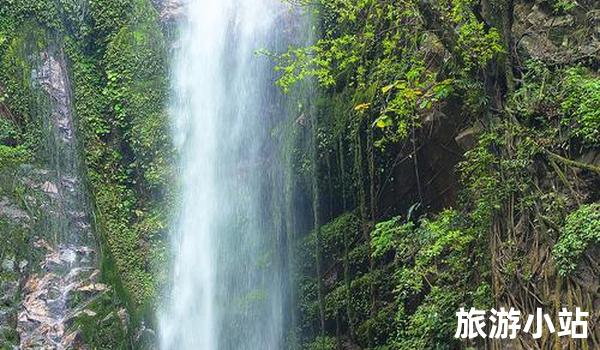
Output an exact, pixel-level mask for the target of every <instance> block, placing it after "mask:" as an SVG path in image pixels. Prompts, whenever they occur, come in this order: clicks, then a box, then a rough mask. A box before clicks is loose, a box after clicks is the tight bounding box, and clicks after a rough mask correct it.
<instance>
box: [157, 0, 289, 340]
mask: <svg viewBox="0 0 600 350" xmlns="http://www.w3.org/2000/svg"><path fill="white" fill-rule="evenodd" d="M186 6H188V8H187V11H186V19H185V20H182V22H181V24H180V25H179V37H178V43H177V45H176V47H175V49H174V51H175V54H174V59H173V66H172V67H173V69H172V74H173V79H172V80H173V84H172V94H173V98H172V106H171V111H172V113H171V114H172V116H173V124H174V140H175V144H176V147H177V148H178V152H179V153H178V154H179V155H180V173H179V176H180V182H181V200H180V207H179V210H178V213H179V215H178V219H177V220H176V221H177V223H176V225H175V227H174V229H173V235H172V236H173V241H172V246H173V258H172V260H173V262H172V268H171V274H172V281H171V285H170V287H169V290H168V292H167V296H166V301H165V302H164V304H165V305H164V306H163V310H162V311H161V313H160V316H159V327H160V346H161V348H162V349H165V350H167V349H169V350H170V349H182V350H185V349H194V350H196V349H202V350H216V349H221V350H222V349H256V350H269V349H281V348H282V347H283V345H282V338H283V334H282V333H283V331H282V323H283V321H282V318H283V316H282V314H283V313H284V307H283V305H282V299H283V296H282V295H283V291H282V289H283V287H282V282H281V277H280V275H281V273H280V269H279V267H278V265H279V263H278V259H279V252H278V245H279V244H281V243H280V242H277V233H276V231H277V230H276V226H277V225H278V224H277V223H276V222H275V221H276V219H275V218H274V217H273V216H274V215H273V213H272V210H273V208H272V206H273V204H272V203H273V200H272V198H273V196H277V195H278V194H277V193H273V192H274V191H273V179H272V178H271V176H270V174H271V173H272V172H271V171H270V170H269V169H272V167H273V163H276V161H274V158H275V157H274V151H273V149H274V148H275V147H274V146H273V144H272V142H271V141H270V133H271V130H270V129H271V128H272V126H273V120H275V119H276V118H278V117H281V116H282V115H283V114H284V112H283V111H282V107H281V98H279V97H278V92H277V90H276V89H275V88H274V84H273V82H274V78H273V67H272V63H271V62H269V60H268V59H267V58H266V57H264V56H261V55H257V54H256V50H257V49H261V48H267V49H271V48H273V47H275V46H277V45H278V43H277V41H278V40H281V39H280V38H279V36H278V32H281V31H283V30H284V29H283V28H281V27H282V23H283V21H282V20H281V18H280V16H282V14H283V13H285V12H286V11H287V10H286V9H285V8H284V6H283V5H282V4H281V3H279V2H277V1H275V0H190V1H189V3H187V4H186Z"/></svg>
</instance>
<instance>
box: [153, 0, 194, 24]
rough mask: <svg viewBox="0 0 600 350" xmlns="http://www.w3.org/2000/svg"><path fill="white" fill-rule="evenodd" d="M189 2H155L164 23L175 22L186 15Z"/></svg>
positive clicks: (184, 0)
mask: <svg viewBox="0 0 600 350" xmlns="http://www.w3.org/2000/svg"><path fill="white" fill-rule="evenodd" d="M186 2H187V0H153V3H154V6H155V7H156V9H157V10H158V13H159V15H160V20H161V22H163V23H172V22H175V21H177V20H179V19H181V18H183V16H184V15H185V4H186Z"/></svg>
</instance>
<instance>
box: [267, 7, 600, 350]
mask: <svg viewBox="0 0 600 350" xmlns="http://www.w3.org/2000/svg"><path fill="white" fill-rule="evenodd" d="M305 5H306V6H307V7H308V8H309V9H310V10H311V11H313V13H314V14H315V16H314V18H316V24H317V27H318V28H319V29H320V33H321V36H320V37H319V38H318V39H316V40H315V41H314V42H313V44H312V45H309V46H305V47H293V48H290V49H289V50H288V51H287V52H285V53H283V54H280V55H275V60H276V62H277V68H276V70H277V71H278V72H279V74H280V78H279V80H278V85H279V86H280V87H281V88H282V90H283V91H284V92H287V93H292V94H293V91H294V89H295V85H296V84H297V83H298V82H299V81H303V80H304V81H305V80H310V79H313V80H314V81H316V82H317V83H318V84H319V86H320V94H321V95H322V96H324V97H326V99H327V101H323V100H319V102H317V103H316V104H315V105H314V106H312V107H310V108H312V109H310V108H305V110H304V113H307V114H315V115H316V117H315V118H313V119H310V122H311V123H313V124H315V125H313V130H314V133H313V137H314V138H315V142H314V143H315V145H316V146H315V147H316V150H317V151H316V152H315V151H314V150H305V152H306V154H307V156H306V157H304V158H302V159H305V160H306V159H309V162H310V165H309V166H308V167H307V166H306V165H304V164H305V162H306V161H305V162H304V163H297V164H296V167H297V169H298V170H297V171H300V169H306V168H308V169H311V170H310V171H309V175H308V176H309V177H312V181H313V182H314V183H316V185H315V186H313V197H315V196H317V198H321V200H319V201H317V204H316V205H313V210H314V211H315V212H316V213H317V214H316V215H315V218H317V219H320V220H315V229H314V230H313V232H312V233H311V234H310V235H309V236H308V237H307V238H306V239H305V240H304V243H303V244H302V247H304V248H301V249H300V251H301V252H302V253H301V254H300V256H299V257H298V260H299V261H302V264H301V266H302V267H301V269H300V271H301V272H302V273H301V277H300V278H299V280H298V281H297V283H298V284H299V290H300V295H299V300H298V302H299V308H300V315H301V320H300V321H299V324H298V326H299V339H300V341H299V342H300V343H301V344H304V345H305V346H306V348H308V349H333V348H352V347H353V346H358V347H360V348H377V349H414V348H417V349H425V348H426V349H451V348H460V347H468V346H476V347H478V346H483V343H485V342H486V341H481V343H472V342H460V341H457V340H454V339H453V332H454V330H455V323H456V320H455V316H454V313H455V312H456V310H457V309H458V307H460V306H465V307H471V306H475V307H479V308H482V309H489V308H490V307H492V306H496V307H499V306H506V305H519V307H520V308H521V310H522V311H524V312H525V311H527V310H534V309H535V307H537V306H538V305H540V303H541V304H542V305H547V307H551V308H554V310H555V311H556V310H558V307H559V306H560V305H561V304H563V303H564V304H567V305H573V303H574V299H576V300H575V304H580V305H587V307H592V306H591V305H592V300H594V298H595V296H594V292H585V291H589V290H590V289H589V286H588V285H587V284H585V283H584V282H582V280H583V279H586V278H589V275H587V274H588V273H591V274H593V273H594V272H592V271H596V273H597V272H598V271H597V266H596V267H594V266H595V265H594V264H593V263H591V265H586V262H585V261H589V259H594V258H593V256H596V255H594V254H597V250H595V249H597V248H596V247H597V244H598V242H597V238H596V236H597V232H598V230H597V223H596V221H594V220H596V219H595V217H596V215H595V214H596V212H597V208H596V207H597V201H598V190H597V183H598V182H597V181H598V178H597V177H598V175H599V174H600V172H599V170H600V169H599V168H598V166H597V154H598V153H597V151H598V140H599V138H598V134H597V133H598V130H599V125H598V121H599V120H600V119H599V118H598V115H597V114H598V113H597V111H598V106H597V97H598V92H599V91H600V90H598V83H599V82H600V76H599V75H598V72H597V67H598V60H597V56H594V55H593V54H592V55H586V54H582V55H581V56H579V57H576V56H577V55H575V54H574V53H573V52H577V51H579V50H581V51H583V50H584V49H585V48H586V47H585V46H583V44H581V45H582V47H576V45H577V44H571V45H572V46H573V47H568V49H565V51H566V52H559V53H557V56H560V57H561V58H563V57H564V61H562V62H561V63H559V64H557V63H556V61H554V60H555V59H556V57H548V56H546V53H545V52H544V51H543V50H542V49H541V48H540V47H539V46H537V47H536V46H535V45H529V46H521V47H517V46H516V43H515V40H516V36H517V35H520V33H519V30H521V29H520V28H521V27H520V26H521V25H522V23H523V22H524V21H526V20H525V16H527V15H528V14H529V12H528V11H537V12H536V15H538V16H546V17H544V18H548V22H546V23H554V22H551V21H553V20H552V19H551V18H553V17H560V18H565V17H561V16H572V17H569V18H577V19H580V18H585V16H586V13H587V14H588V15H589V12H588V11H590V9H591V8H593V6H592V7H589V6H591V4H588V3H586V4H585V5H581V6H577V5H575V4H574V3H571V2H544V1H537V2H536V6H539V7H534V8H531V5H528V4H525V3H521V2H498V1H481V2H479V1H462V0H450V1H441V2H430V1H419V0H415V1H382V0H364V1H356V2H348V1H342V0H340V1H319V2H317V4H314V3H310V4H308V3H307V4H305ZM540 26H542V25H541V24H540ZM571 26H572V27H571V28H569V27H567V26H563V27H561V26H560V25H558V26H555V27H552V29H551V30H552V31H553V32H552V33H553V34H552V35H553V37H550V38H549V39H548V40H556V41H559V40H563V42H562V45H565V44H564V43H565V40H571V39H570V38H571V37H572V36H571V35H572V33H574V32H575V31H576V30H579V31H581V32H585V31H587V30H589V29H588V28H589V27H588V23H586V22H585V21H584V20H582V21H579V20H577V21H575V22H574V23H571ZM573 27H575V28H577V29H573ZM529 30H530V32H529V33H531V32H536V31H537V30H539V31H540V32H543V30H544V28H534V29H529ZM524 35H527V33H526V34H524ZM529 35H531V34H529ZM543 39H546V37H543ZM522 45H524V44H522ZM559 54H560V55H559ZM594 57H595V58H594ZM440 143H442V145H441V147H440V146H439V144H440ZM438 152H439V153H441V155H440V156H438V155H436V153H438ZM456 154H459V155H460V156H459V157H456ZM595 157H596V158H595ZM441 158H442V159H441ZM594 159H596V160H594ZM445 176H447V177H450V178H454V179H455V181H445V180H444V179H440V178H442V177H445ZM442 186H443V187H442ZM440 187H441V188H440ZM453 194H454V195H453ZM584 203H585V204H584ZM578 207H579V209H577V208H578ZM350 209H353V211H352V213H353V214H340V213H342V212H345V211H348V210H350ZM338 215H341V216H338ZM398 215H399V216H398ZM390 217H393V218H392V219H389V218H390ZM327 220H331V221H330V222H329V223H327V224H325V225H321V222H320V221H327ZM349 222H353V224H351V225H350V224H348V223H349ZM550 256H551V257H552V258H551V261H548V259H549V257H550ZM582 256H587V257H588V258H586V259H583V258H582ZM582 260H583V261H584V262H583V263H582ZM311 261H312V262H311ZM583 265H585V266H583ZM590 266H591V267H590ZM590 268H591V270H590ZM594 269H595V270H594ZM581 274H584V276H585V277H584V276H581ZM593 281H596V282H593ZM589 283H591V284H593V283H597V280H594V279H593V278H592V280H591V281H590V282H589ZM548 305H552V306H548ZM541 341H542V342H544V343H546V344H549V343H554V341H555V340H553V339H552V338H550V339H548V338H545V339H543V340H541ZM595 342H597V340H596V339H594V340H590V342H589V343H585V344H579V346H583V347H589V346H591V345H590V344H594V343H595ZM489 343H494V341H493V340H490V341H489ZM554 344H555V343H554ZM496 346H500V347H502V345H496Z"/></svg>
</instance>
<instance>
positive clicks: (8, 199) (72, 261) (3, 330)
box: [0, 46, 109, 350]
mask: <svg viewBox="0 0 600 350" xmlns="http://www.w3.org/2000/svg"><path fill="white" fill-rule="evenodd" d="M28 57H29V59H31V60H32V61H33V63H32V66H33V67H35V68H34V69H33V71H32V72H31V79H32V80H31V84H32V86H33V88H34V89H36V90H38V91H39V92H41V95H42V96H43V98H44V101H41V102H40V107H42V108H40V111H39V112H38V115H34V116H32V117H33V118H38V119H39V120H40V122H41V124H42V140H40V142H41V145H42V146H43V147H42V149H43V150H42V153H43V154H41V155H39V158H40V159H41V160H40V161H38V162H37V163H38V164H37V165H36V166H35V167H33V166H27V165H24V166H21V167H20V168H19V169H9V170H7V171H3V172H2V173H0V232H2V239H3V240H4V241H3V242H1V245H0V248H1V249H0V348H2V349H5V348H6V349H12V348H15V349H16V348H19V349H57V350H58V349H88V348H90V347H89V346H88V345H86V344H84V341H83V336H82V334H81V333H80V332H81V329H80V327H79V326H77V323H76V320H78V318H79V317H82V316H85V317H87V318H93V317H96V316H97V312H96V311H94V310H93V307H92V304H93V302H94V301H95V300H97V299H98V298H100V297H101V296H102V295H103V294H105V293H107V292H109V287H108V286H106V285H105V284H102V283H100V281H99V278H100V271H99V269H98V266H99V257H98V254H97V251H98V249H97V243H96V240H95V236H94V232H93V230H92V225H91V220H90V217H91V206H90V205H89V200H88V197H87V189H86V187H85V185H84V181H83V174H84V173H83V169H82V167H81V166H80V164H81V160H80V156H79V153H78V150H77V142H76V135H75V130H74V126H73V125H74V124H73V115H72V112H71V110H72V106H71V100H70V87H69V81H68V78H67V77H68V74H67V68H66V64H65V59H64V57H63V55H62V53H61V52H60V50H59V49H57V48H54V47H51V46H49V47H48V48H47V49H46V50H44V51H42V52H37V53H35V52H33V53H31V54H30V55H29V56H28ZM104 316H105V315H101V316H100V315H98V317H99V318H102V317H104Z"/></svg>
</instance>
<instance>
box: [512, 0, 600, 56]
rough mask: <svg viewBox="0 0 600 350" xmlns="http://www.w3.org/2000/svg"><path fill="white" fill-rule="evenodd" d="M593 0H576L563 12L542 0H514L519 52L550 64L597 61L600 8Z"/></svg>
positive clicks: (516, 37)
mask: <svg viewBox="0 0 600 350" xmlns="http://www.w3.org/2000/svg"><path fill="white" fill-rule="evenodd" d="M595 1H596V0H582V1H579V2H578V6H576V7H575V8H574V9H573V10H572V11H569V13H564V14H561V13H560V12H556V11H555V10H554V9H553V8H552V7H551V6H549V5H548V3H547V2H544V1H518V2H516V3H515V21H514V25H513V28H512V31H513V36H514V38H515V42H516V45H517V49H518V50H519V52H520V53H521V56H522V57H525V58H533V59H537V60H541V61H544V62H547V63H550V64H574V63H577V62H584V61H587V60H596V62H598V57H600V11H599V10H598V9H597V5H596V6H594V3H595Z"/></svg>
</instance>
